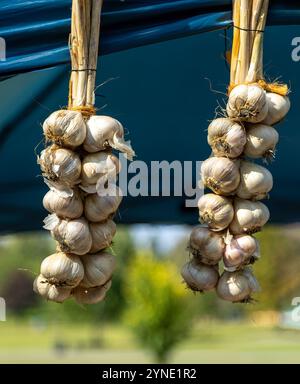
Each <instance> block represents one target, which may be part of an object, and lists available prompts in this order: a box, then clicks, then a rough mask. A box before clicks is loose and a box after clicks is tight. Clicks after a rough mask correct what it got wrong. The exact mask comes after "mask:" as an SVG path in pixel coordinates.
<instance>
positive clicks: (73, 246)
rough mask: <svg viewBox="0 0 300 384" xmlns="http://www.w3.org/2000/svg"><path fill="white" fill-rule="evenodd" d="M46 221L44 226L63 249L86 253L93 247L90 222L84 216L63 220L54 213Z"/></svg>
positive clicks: (79, 253) (81, 253) (69, 251)
mask: <svg viewBox="0 0 300 384" xmlns="http://www.w3.org/2000/svg"><path fill="white" fill-rule="evenodd" d="M44 223H45V225H44V228H45V229H47V230H49V231H51V235H52V237H53V238H54V239H55V240H56V241H57V242H58V243H59V248H60V250H61V251H63V252H66V253H74V254H76V255H84V254H86V253H88V252H89V250H90V249H91V246H92V236H91V233H90V229H89V224H88V222H87V221H86V220H85V219H84V218H79V219H73V220H63V219H62V220H61V219H59V218H58V217H57V215H55V214H52V215H49V216H47V217H46V219H45V220H44Z"/></svg>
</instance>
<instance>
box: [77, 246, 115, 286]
mask: <svg viewBox="0 0 300 384" xmlns="http://www.w3.org/2000/svg"><path fill="white" fill-rule="evenodd" d="M81 260H82V263H83V267H84V278H83V280H82V281H81V283H80V285H81V286H82V287H84V288H90V287H98V286H100V285H103V284H105V283H106V282H107V281H109V280H111V278H112V274H113V272H114V270H115V269H116V258H115V256H113V255H112V254H110V253H108V252H100V253H97V254H92V255H91V254H89V255H85V256H82V257H81Z"/></svg>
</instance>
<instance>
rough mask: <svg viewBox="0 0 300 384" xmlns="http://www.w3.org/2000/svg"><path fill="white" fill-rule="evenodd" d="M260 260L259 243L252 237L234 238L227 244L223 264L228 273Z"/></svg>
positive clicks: (240, 236) (241, 236)
mask: <svg viewBox="0 0 300 384" xmlns="http://www.w3.org/2000/svg"><path fill="white" fill-rule="evenodd" d="M258 258H259V244H258V241H257V240H256V239H255V238H254V237H252V236H250V235H237V236H233V237H232V238H231V240H230V242H229V243H228V244H226V248H225V252H224V257H223V262H224V268H225V270H226V271H229V272H234V271H236V270H238V269H240V268H241V267H243V266H244V265H247V264H251V263H253V262H254V261H255V260H257V259H258Z"/></svg>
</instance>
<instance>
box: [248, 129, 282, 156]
mask: <svg viewBox="0 0 300 384" xmlns="http://www.w3.org/2000/svg"><path fill="white" fill-rule="evenodd" d="M278 140H279V135H278V132H277V131H276V129H275V128H273V127H271V126H269V125H265V124H254V125H251V126H248V127H247V143H246V145H245V150H244V154H245V155H246V156H248V157H250V158H252V159H259V158H261V157H263V158H266V159H272V157H274V156H275V150H276V145H277V143H278Z"/></svg>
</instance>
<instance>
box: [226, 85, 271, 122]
mask: <svg viewBox="0 0 300 384" xmlns="http://www.w3.org/2000/svg"><path fill="white" fill-rule="evenodd" d="M226 110H227V114H228V116H229V117H230V118H234V119H239V120H241V121H247V122H249V123H259V122H261V121H263V120H264V119H265V118H266V116H267V113H268V103H267V98H266V92H265V91H264V89H263V88H261V87H260V86H259V85H258V84H249V85H247V84H240V85H237V86H236V87H234V88H233V90H232V91H231V92H230V94H229V98H228V103H227V108H226Z"/></svg>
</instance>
